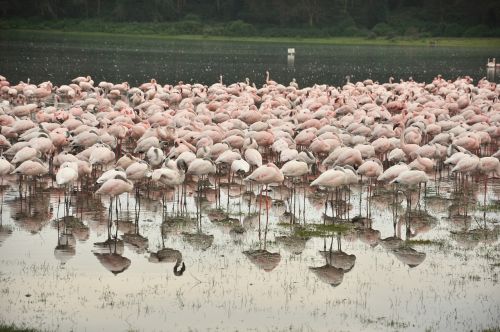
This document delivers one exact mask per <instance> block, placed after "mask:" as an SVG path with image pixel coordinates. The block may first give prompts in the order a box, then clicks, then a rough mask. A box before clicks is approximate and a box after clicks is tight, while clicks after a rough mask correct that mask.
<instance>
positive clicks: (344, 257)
mask: <svg viewBox="0 0 500 332" xmlns="http://www.w3.org/2000/svg"><path fill="white" fill-rule="evenodd" d="M333 237H334V236H332V239H331V243H330V250H328V251H327V250H326V239H324V242H323V248H324V250H323V251H320V252H319V253H320V254H321V256H323V257H324V258H325V260H326V263H327V264H329V265H332V266H333V267H336V268H339V269H342V270H344V272H349V271H351V270H352V268H353V267H354V264H355V263H356V256H355V255H349V254H348V253H346V252H344V251H342V240H341V236H340V234H337V236H336V238H337V250H332V246H333Z"/></svg>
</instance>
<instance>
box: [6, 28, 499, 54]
mask: <svg viewBox="0 0 500 332" xmlns="http://www.w3.org/2000/svg"><path fill="white" fill-rule="evenodd" d="M34 35H37V36H44V35H45V36H58V35H64V36H68V37H84V38H85V37H94V38H104V37H118V38H138V39H144V38H146V39H153V40H155V39H156V40H173V41H209V42H210V41H213V42H242V43H280V44H318V45H338V46H343V45H345V46H408V47H485V48H487V47H491V48H495V47H500V38H486V37H484V38H463V37H454V38H451V37H436V38H419V39H410V38H402V37H399V38H395V39H387V38H375V39H368V38H364V37H330V38H303V37H300V38H298V37H297V38H292V37H242V36H241V37H238V36H208V35H195V34H193V35H185V34H183V35H167V34H143V33H115V32H89V31H63V30H55V29H47V30H34V29H5V30H2V31H1V32H0V41H1V40H16V39H17V38H15V37H21V38H27V37H33V36H34ZM492 56H495V55H494V54H493V55H492Z"/></svg>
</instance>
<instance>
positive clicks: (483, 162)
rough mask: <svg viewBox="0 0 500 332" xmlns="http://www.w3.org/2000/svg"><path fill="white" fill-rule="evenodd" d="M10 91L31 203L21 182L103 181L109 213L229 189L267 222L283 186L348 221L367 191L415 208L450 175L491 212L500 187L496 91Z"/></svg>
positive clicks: (9, 162) (419, 87) (5, 99)
mask: <svg viewBox="0 0 500 332" xmlns="http://www.w3.org/2000/svg"><path fill="white" fill-rule="evenodd" d="M0 93H1V103H0V125H1V132H0V133H1V135H0V149H1V150H2V156H1V157H0V177H2V178H3V177H8V176H11V177H13V176H14V174H15V175H17V176H19V177H20V179H19V182H20V190H21V191H22V188H21V183H22V181H26V183H28V184H29V185H30V186H33V185H34V186H36V181H37V180H36V179H37V178H40V177H44V178H52V179H53V180H55V184H54V186H58V187H62V188H65V189H66V193H67V194H68V195H69V196H71V193H72V192H74V190H75V188H78V187H80V188H84V185H85V184H88V183H91V184H92V185H94V186H95V183H97V184H98V190H97V191H96V192H95V194H97V195H103V196H106V197H111V199H110V205H109V213H110V214H112V202H113V200H112V199H113V198H114V197H117V196H119V195H121V194H124V193H126V192H132V191H133V190H135V191H136V195H137V194H139V193H140V190H146V189H147V188H149V187H152V186H155V187H156V188H161V190H163V191H175V192H177V193H178V196H179V197H180V200H181V201H182V200H183V197H182V195H185V192H186V188H185V186H184V184H185V183H186V182H187V181H195V183H197V189H195V192H196V193H198V194H201V193H202V192H203V190H205V189H206V188H208V187H211V186H216V187H217V185H219V186H220V185H221V182H222V184H224V183H226V184H228V183H234V182H236V183H239V184H240V185H242V186H243V187H244V190H252V191H253V190H254V188H257V190H258V191H260V195H259V199H258V201H259V202H260V204H259V209H264V208H265V209H266V210H268V209H269V204H273V199H270V198H269V193H272V192H273V190H274V189H273V188H276V186H283V185H284V186H286V187H288V188H289V190H290V191H291V192H294V191H295V189H294V188H296V187H301V186H304V185H305V186H306V187H308V188H310V190H312V192H315V193H322V194H323V196H322V197H323V198H324V202H325V213H326V211H327V207H328V202H331V209H332V214H335V211H336V212H337V214H338V215H337V217H339V216H342V215H343V213H342V212H340V211H341V209H339V208H338V206H336V205H338V204H340V203H339V202H342V201H347V200H348V199H349V198H350V194H349V192H350V191H349V189H348V188H349V186H351V185H355V184H357V183H359V182H361V183H364V184H365V186H366V187H365V190H366V194H367V196H370V195H371V193H372V192H373V190H374V189H376V188H378V187H380V186H387V188H394V189H393V191H394V193H395V194H396V195H397V194H398V193H399V194H401V195H402V196H401V197H403V196H406V197H407V204H408V208H409V209H410V210H411V207H412V204H417V205H418V204H419V199H417V202H413V203H412V202H411V197H412V192H413V193H415V192H418V193H419V194H420V191H421V190H422V188H423V187H425V186H426V184H427V182H429V181H430V182H438V181H439V179H440V178H442V177H446V178H447V179H452V180H453V181H455V183H456V186H457V187H458V188H460V189H463V190H464V191H465V192H467V188H468V186H469V185H470V183H471V182H472V181H475V182H478V181H484V195H485V201H486V191H487V185H488V181H491V180H492V179H493V181H497V180H496V179H498V177H500V163H499V157H500V150H498V138H499V137H500V102H499V94H500V87H497V85H496V84H495V83H492V82H488V81H487V80H485V79H482V80H480V81H479V82H478V83H477V84H474V83H473V80H472V79H471V78H470V77H461V78H457V79H456V80H454V81H450V80H445V79H443V78H442V77H441V76H437V77H435V78H434V80H433V81H432V82H430V83H428V84H424V83H418V82H414V81H413V80H408V81H400V82H399V83H394V82H393V79H392V78H391V79H390V80H389V82H388V83H384V84H380V83H378V82H374V81H372V80H365V81H363V82H357V83H355V84H353V83H350V82H348V83H347V84H345V85H343V86H341V87H335V86H328V85H314V86H312V87H305V88H303V87H299V86H298V84H297V83H296V82H295V80H294V81H293V82H290V84H289V85H288V86H286V85H282V84H279V83H276V82H275V81H272V80H270V79H269V73H267V78H266V82H265V84H264V85H263V86H262V87H260V88H257V87H256V86H255V84H250V83H249V81H248V79H247V80H246V82H238V83H234V84H231V85H225V84H223V82H222V78H221V80H220V82H218V83H216V84H213V85H211V86H206V85H201V84H186V83H183V82H179V83H178V84H176V85H160V84H158V83H157V82H156V81H155V80H154V79H152V80H151V81H150V82H148V83H144V84H142V85H140V86H138V87H131V86H129V84H128V83H127V82H124V83H121V84H113V83H109V82H100V83H98V84H95V82H94V81H93V80H92V78H91V77H90V76H87V77H77V78H75V79H73V80H72V82H71V84H68V85H61V86H54V85H53V84H52V83H51V82H43V83H40V84H38V85H34V84H30V83H23V82H20V83H18V84H16V85H14V84H12V83H9V82H8V81H7V79H6V78H5V77H2V76H0ZM11 174H12V175H11ZM214 179H215V180H214ZM82 190H83V189H82ZM304 195H305V190H304ZM330 195H331V196H330ZM334 196H335V197H334ZM274 198H276V196H275V197H274ZM67 199H69V198H67ZM178 199H179V198H178ZM263 201H264V202H265V203H264V204H263V203H262V202H263ZM163 203H165V202H163ZM117 204H118V203H117ZM167 204H168V203H167ZM288 204H289V205H290V206H292V205H293V206H294V204H295V200H292V201H290V202H288ZM262 205H264V207H262ZM290 206H289V208H290ZM334 206H336V207H334ZM344 207H345V209H347V210H349V209H350V207H349V205H348V204H344ZM344 212H345V211H344ZM305 213H307V211H305ZM339 213H340V214H339ZM259 221H260V210H259ZM112 222H113V221H112V219H110V224H111V223H112ZM267 222H268V219H266V229H267ZM110 227H111V226H110ZM259 230H260V223H259Z"/></svg>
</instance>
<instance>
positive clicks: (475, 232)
mask: <svg viewBox="0 0 500 332" xmlns="http://www.w3.org/2000/svg"><path fill="white" fill-rule="evenodd" d="M221 182H222V183H223V182H224V179H221ZM7 183H8V184H7V185H6V186H4V187H3V188H4V190H3V195H4V197H5V198H4V203H3V212H2V221H3V224H2V232H1V235H2V237H1V238H0V239H1V241H0V262H1V266H2V272H1V274H0V278H1V280H2V286H1V289H0V292H1V293H2V300H1V301H0V310H1V311H0V312H1V317H2V320H4V321H5V322H9V323H10V322H16V323H17V324H18V325H19V323H23V324H27V325H28V326H35V327H39V328H42V329H48V330H55V329H58V330H70V329H73V330H77V331H85V330H102V329H106V330H145V331H149V330H164V329H172V330H208V329H221V330H285V329H286V330H288V329H289V328H290V329H292V330H304V331H326V330H357V331H360V330H364V331H374V330H375V331H376V330H380V331H387V330H402V329H408V330H415V331H421V330H424V329H431V330H449V329H451V330H481V329H485V328H488V327H493V326H498V324H499V323H500V321H499V320H498V319H499V318H498V315H497V313H498V312H499V310H500V301H499V299H500V287H498V272H499V267H498V264H499V262H500V256H499V254H498V246H499V240H498V234H499V224H498V221H499V218H498V216H499V214H498V195H499V194H500V186H499V183H498V181H496V182H492V183H491V184H490V186H489V188H488V192H487V200H488V202H489V203H488V204H489V205H488V206H489V208H488V209H489V210H488V211H485V212H483V211H481V210H478V209H477V208H476V204H479V203H478V202H482V200H483V194H484V191H483V189H484V188H483V186H482V184H477V183H474V184H472V187H471V188H470V189H471V191H470V192H469V193H468V194H465V193H464V192H463V191H460V190H456V188H455V186H454V184H453V183H452V182H448V181H444V182H441V183H440V194H436V193H435V192H436V187H435V185H434V184H432V185H431V184H430V185H429V186H428V194H427V195H428V197H426V198H424V197H422V199H421V205H420V206H419V207H417V206H413V215H412V219H411V222H410V224H407V221H406V217H405V206H406V204H405V201H404V200H403V197H400V198H399V200H400V202H399V203H398V204H397V206H398V210H397V211H395V210H394V209H391V208H388V205H387V202H389V201H390V200H391V199H392V198H391V197H392V196H391V191H390V190H386V189H384V188H383V187H381V186H379V187H378V189H377V190H376V194H375V196H374V198H373V199H372V201H371V205H368V204H367V202H368V201H367V197H366V184H364V187H363V189H362V188H361V187H360V186H359V185H357V186H353V188H352V193H351V204H352V206H353V207H352V210H351V211H350V212H349V213H350V216H351V218H352V217H353V216H365V217H366V216H367V215H368V214H371V223H370V222H369V220H368V219H364V222H359V223H357V224H356V226H355V227H348V228H347V229H341V230H340V231H339V232H335V231H331V232H330V231H328V232H327V233H326V235H325V236H313V235H314V234H313V235H307V234H303V233H298V231H300V230H301V228H300V226H294V227H292V226H290V225H289V223H288V221H289V220H290V219H289V218H287V215H288V214H287V213H284V212H285V209H286V208H285V207H286V206H287V201H288V200H289V191H288V189H287V187H276V188H273V190H272V191H271V192H270V194H269V195H270V196H272V197H273V198H274V203H273V206H272V207H271V209H270V220H269V229H268V232H267V233H265V220H266V217H265V213H264V212H263V214H262V220H261V223H262V224H261V232H260V235H259V227H258V216H257V212H258V208H259V198H258V196H256V195H255V194H252V195H249V194H244V195H240V194H239V193H240V192H242V193H245V192H246V189H248V190H249V189H250V188H249V187H247V188H244V187H240V186H238V185H233V186H232V187H231V190H230V198H229V200H228V199H227V188H226V187H225V186H222V188H221V189H220V198H219V199H217V198H216V196H215V194H216V191H214V189H213V185H212V186H211V188H212V189H208V190H207V191H205V195H204V196H205V197H202V198H201V199H199V198H198V194H197V193H196V184H195V183H194V182H191V181H190V182H188V186H187V203H186V208H185V209H184V208H183V205H182V204H181V205H179V204H178V203H177V199H176V198H174V196H173V193H172V192H169V193H167V197H166V209H167V211H166V214H167V215H166V216H163V209H162V205H161V193H160V191H158V190H149V191H146V190H142V191H141V198H140V211H138V209H139V207H138V206H137V205H136V201H135V199H134V198H135V197H136V196H135V195H130V196H128V198H127V196H126V195H123V196H122V197H121V198H120V204H121V212H119V223H118V228H116V226H115V225H113V227H112V230H111V235H114V234H115V232H117V234H118V238H119V239H120V242H118V243H117V244H116V243H111V244H110V245H101V246H96V245H95V244H96V243H102V242H105V241H106V240H107V239H108V231H107V227H106V224H107V220H108V204H109V200H108V199H107V198H105V197H94V196H93V195H92V194H91V192H92V191H94V190H93V189H85V190H84V191H83V192H79V193H75V196H74V198H73V200H72V204H71V207H70V209H69V215H70V216H71V217H69V218H68V219H66V220H67V224H66V225H67V226H66V228H64V223H63V222H60V223H58V222H57V221H56V220H61V218H62V217H63V216H64V214H65V212H64V206H63V203H62V202H63V191H62V190H59V189H54V188H53V187H52V184H51V180H44V181H42V182H41V183H39V184H38V189H37V191H36V194H32V195H31V196H30V195H29V193H28V194H27V196H25V198H24V199H20V198H19V190H18V184H17V181H16V178H15V177H14V178H10V179H9V180H8V181H7ZM212 183H214V181H213V180H212ZM305 188H306V198H305V200H304V199H303V192H304V191H303V189H304V187H302V186H297V194H296V195H297V196H296V197H297V207H296V215H297V216H298V217H297V218H298V220H297V221H298V223H299V224H300V225H302V227H304V226H303V225H304V224H308V225H311V224H321V223H322V212H323V209H324V205H323V202H324V198H325V196H324V195H319V196H318V194H315V193H314V192H312V191H311V190H310V189H308V188H307V187H305ZM387 189H389V188H387ZM254 190H256V188H254ZM361 193H363V194H361ZM127 200H128V202H127ZM413 201H414V202H415V201H417V196H416V193H415V192H414V193H413ZM279 202H283V204H284V205H281V204H278V203H279ZM465 202H467V204H465ZM495 202H496V203H495ZM495 204H496V205H495ZM263 205H264V206H265V203H263ZM304 206H305V209H304ZM464 206H469V207H468V208H467V209H466V208H464ZM329 209H330V207H329ZM181 211H183V215H182V216H180V215H179V213H180V212H181ZM198 211H199V212H198ZM224 211H230V214H229V217H230V218H231V219H226V217H227V216H228V215H226V214H225V212H224ZM395 212H397V215H395V214H394V213H395ZM136 213H137V214H136ZM328 214H329V215H331V210H329V211H328ZM136 216H137V218H136ZM162 216H163V217H162ZM115 218H116V214H115V217H113V219H115ZM135 222H137V224H134V223H135ZM393 222H395V224H393ZM58 225H59V229H58V227H57V226H58ZM241 232H242V233H241ZM124 234H128V235H125V236H124ZM294 234H295V235H294ZM301 234H302V235H301ZM330 234H331V235H330ZM264 236H266V239H267V242H265V241H264ZM300 236H302V237H300ZM393 236H398V237H400V238H402V239H411V240H430V241H429V243H427V244H426V243H420V244H419V243H416V244H415V242H414V244H413V245H407V246H406V247H404V248H402V249H396V250H394V248H396V247H391V246H390V242H389V241H388V240H387V239H388V238H391V237H393ZM121 239H124V240H125V241H121ZM383 239H386V240H383ZM115 245H116V246H115ZM330 246H331V248H332V255H333V257H334V258H333V259H332V260H329V257H330V256H329V254H328V252H329V250H330ZM162 248H171V249H175V250H179V251H180V252H181V255H182V260H183V262H184V263H185V266H186V271H185V272H184V273H183V275H182V276H176V275H175V274H174V273H173V270H174V263H175V258H174V259H173V260H168V261H167V262H164V263H155V261H157V260H155V259H153V258H154V254H155V253H156V252H158V251H159V250H161V249H162ZM263 249H266V250H267V252H268V255H267V256H266V257H267V258H266V257H264V258H262V256H260V258H259V257H257V256H258V254H256V252H257V253H259V252H262V251H255V250H263ZM249 251H250V252H252V253H253V256H252V255H251V254H248V252H249ZM324 251H326V256H325V255H324V254H323V253H322V252H324ZM339 252H340V255H344V257H345V255H355V257H352V256H350V259H349V262H348V263H346V262H345V261H339V258H338V255H339ZM111 253H118V254H119V255H120V256H118V257H119V259H118V260H116V256H115V259H113V258H110V257H111V256H110V255H109V254H111ZM269 253H272V254H273V256H272V258H270V257H271V256H270V254H269ZM96 254H97V255H96ZM98 254H108V256H106V257H107V258H104V256H101V257H102V259H100V258H99V255H98ZM335 255H337V256H335ZM122 257H125V258H126V259H124V258H122ZM252 257H253V258H252ZM342 262H344V263H342ZM328 263H329V264H332V265H334V266H339V265H342V266H344V269H345V271H340V270H335V269H332V268H331V265H328ZM346 264H347V266H346ZM325 266H326V267H327V269H331V270H333V272H334V273H333V275H331V274H330V275H329V276H321V275H318V274H317V273H316V271H314V270H313V269H311V268H318V267H323V268H324V267H325ZM330 272H331V271H330Z"/></svg>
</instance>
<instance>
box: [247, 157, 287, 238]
mask: <svg viewBox="0 0 500 332" xmlns="http://www.w3.org/2000/svg"><path fill="white" fill-rule="evenodd" d="M283 180H285V177H284V176H283V173H282V172H281V170H280V169H279V168H278V167H277V166H276V165H275V164H273V163H268V164H266V165H262V166H260V167H258V168H257V169H256V170H255V171H253V172H252V174H250V175H249V176H247V177H246V178H245V181H251V182H255V183H257V184H259V185H260V186H262V185H265V189H264V190H265V191H266V229H265V232H264V235H265V236H266V235H267V226H268V223H269V201H268V199H269V198H268V186H269V185H270V184H272V183H281V182H283ZM261 210H262V188H261V190H260V192H259V237H260V233H261V231H260V213H261ZM264 242H265V239H264Z"/></svg>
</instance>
